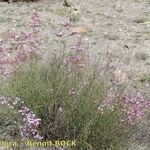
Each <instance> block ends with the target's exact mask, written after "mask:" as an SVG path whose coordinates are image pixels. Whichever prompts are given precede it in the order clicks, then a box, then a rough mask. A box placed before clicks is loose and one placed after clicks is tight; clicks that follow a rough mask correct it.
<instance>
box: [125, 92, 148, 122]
mask: <svg viewBox="0 0 150 150" xmlns="http://www.w3.org/2000/svg"><path fill="white" fill-rule="evenodd" d="M148 108H150V101H149V100H147V99H145V98H144V96H143V95H142V94H141V93H140V92H134V93H132V94H130V95H125V96H124V97H123V119H122V122H126V123H128V124H129V125H132V124H134V123H135V122H136V121H138V120H139V119H141V118H142V117H143V116H144V112H145V110H146V109H148Z"/></svg>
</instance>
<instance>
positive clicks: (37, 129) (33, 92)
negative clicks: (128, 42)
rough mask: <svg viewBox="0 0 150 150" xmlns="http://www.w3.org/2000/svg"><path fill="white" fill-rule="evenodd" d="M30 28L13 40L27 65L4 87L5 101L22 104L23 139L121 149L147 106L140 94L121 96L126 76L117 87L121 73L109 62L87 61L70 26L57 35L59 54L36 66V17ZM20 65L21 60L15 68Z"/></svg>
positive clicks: (82, 45)
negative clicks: (13, 99)
mask: <svg viewBox="0 0 150 150" xmlns="http://www.w3.org/2000/svg"><path fill="white" fill-rule="evenodd" d="M29 25H30V27H31V29H33V30H32V32H31V34H26V33H25V34H24V33H22V34H21V36H19V38H18V36H17V35H16V34H14V33H13V34H11V37H12V40H13V41H14V43H15V44H14V45H15V46H16V45H17V51H18V46H19V49H21V50H23V52H24V54H25V58H24V57H23V62H25V60H28V59H27V58H30V61H26V63H23V64H24V65H19V67H15V68H14V70H13V72H12V74H11V78H10V79H9V84H8V86H7V87H6V88H5V90H6V91H7V92H6V91H5V93H7V94H8V95H9V96H11V97H19V98H20V99H21V100H23V101H24V104H23V107H21V109H20V110H19V112H20V114H21V115H22V118H23V122H22V123H23V125H22V126H21V128H20V129H21V136H22V138H36V139H46V140H47V139H51V140H56V139H57V140H58V139H60V140H62V139H64V140H65V139H75V140H77V143H78V145H77V147H75V149H81V150H85V149H96V150H99V149H120V148H122V147H123V146H124V145H123V144H124V143H123V142H124V140H125V139H126V138H129V137H130V134H131V133H132V132H131V130H133V129H134V128H133V127H134V125H135V124H136V121H137V120H138V119H141V116H143V115H144V111H145V109H146V108H149V102H148V101H147V100H145V98H144V96H142V95H141V94H139V93H138V92H136V93H134V94H131V95H130V94H128V93H126V95H125V96H124V93H125V91H126V87H127V86H126V83H125V82H124V81H126V77H123V78H121V82H120V80H116V77H117V78H118V77H119V75H120V74H121V72H120V71H119V75H118V72H117V71H116V72H115V70H116V67H115V65H113V64H112V61H111V58H108V61H106V62H104V64H102V65H100V64H98V63H97V64H95V63H92V62H90V61H89V60H90V59H89V58H90V55H89V53H88V44H87V43H86V42H85V41H86V40H85V39H84V36H83V35H81V34H80V33H78V32H75V31H74V30H73V29H72V28H73V26H72V25H71V24H70V23H66V24H64V28H63V30H62V31H60V32H59V33H57V34H56V41H58V42H60V41H61V43H62V45H61V47H63V49H61V48H59V47H58V49H60V50H58V51H57V49H55V50H54V51H53V52H52V53H51V55H50V56H49V55H48V57H46V58H45V57H44V58H45V60H44V61H38V59H37V57H32V56H33V54H34V55H35V54H37V52H38V51H39V50H40V49H41V45H40V44H39V42H36V41H37V40H38V36H36V37H35V36H34V35H35V34H37V33H38V32H39V27H40V19H39V17H38V15H37V13H34V14H33V16H32V22H30V23H29ZM24 44H25V45H26V44H27V45H26V46H27V47H26V46H25V45H24ZM20 46H21V47H20ZM24 46H25V47H24ZM1 47H2V48H1V49H4V47H3V45H2V46H1ZM45 53H46V52H45ZM17 54H18V53H17ZM41 55H42V54H41ZM23 56H24V55H23ZM45 56H46V55H45ZM107 57H109V55H107ZM3 58H4V57H2V58H1V59H3ZM41 58H43V57H41ZM20 61H22V57H19V59H17V61H16V62H17V63H16V64H18V63H19V62H20ZM1 62H4V64H3V63H1V64H2V65H5V64H10V62H9V61H8V62H9V63H6V62H7V61H1ZM11 64H13V66H14V64H15V63H11ZM114 72H115V73H114ZM124 79H125V80H124ZM3 103H4V102H3ZM25 106H27V107H25ZM29 108H30V109H29ZM33 112H34V113H35V114H34V113H33ZM39 118H41V119H42V120H41V119H39ZM40 124H41V125H40ZM39 125H40V126H39Z"/></svg>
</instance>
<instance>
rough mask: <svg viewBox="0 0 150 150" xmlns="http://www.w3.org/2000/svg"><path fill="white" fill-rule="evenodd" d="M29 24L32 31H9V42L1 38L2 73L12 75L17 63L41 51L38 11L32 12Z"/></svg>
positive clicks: (0, 62)
mask: <svg viewBox="0 0 150 150" xmlns="http://www.w3.org/2000/svg"><path fill="white" fill-rule="evenodd" d="M29 26H30V27H31V28H30V29H31V31H30V30H29V31H21V32H20V33H16V32H14V31H9V34H10V38H9V39H8V40H7V41H8V42H7V41H5V40H0V74H2V75H4V76H8V75H10V74H11V73H12V72H13V71H14V70H13V67H14V66H15V65H17V64H19V63H21V62H24V61H26V60H27V59H28V58H31V56H33V55H38V53H39V52H40V40H39V39H38V36H37V33H38V32H39V31H40V28H39V27H40V18H39V15H38V14H37V13H36V12H34V13H33V14H32V16H31V21H30V22H29Z"/></svg>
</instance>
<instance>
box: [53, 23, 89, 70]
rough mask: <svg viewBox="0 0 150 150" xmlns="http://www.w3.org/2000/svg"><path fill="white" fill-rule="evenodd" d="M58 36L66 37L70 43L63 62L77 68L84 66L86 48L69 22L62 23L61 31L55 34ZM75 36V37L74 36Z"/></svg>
mask: <svg viewBox="0 0 150 150" xmlns="http://www.w3.org/2000/svg"><path fill="white" fill-rule="evenodd" d="M56 36H57V37H59V38H62V37H63V38H64V39H67V40H68V41H69V42H70V43H72V44H71V45H69V46H68V47H69V48H67V49H69V54H68V56H66V58H65V60H64V63H66V64H71V65H72V66H74V67H75V68H77V69H84V68H85V66H86V65H85V56H86V54H85V53H86V52H85V50H87V49H88V47H87V45H86V43H85V42H83V41H82V40H83V38H82V36H81V35H80V33H78V32H74V31H73V28H72V25H71V24H70V23H66V24H64V29H63V31H60V32H59V33H57V34H56ZM75 36H76V37H75ZM66 45H67V43H66Z"/></svg>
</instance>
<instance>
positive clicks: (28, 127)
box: [19, 106, 42, 140]
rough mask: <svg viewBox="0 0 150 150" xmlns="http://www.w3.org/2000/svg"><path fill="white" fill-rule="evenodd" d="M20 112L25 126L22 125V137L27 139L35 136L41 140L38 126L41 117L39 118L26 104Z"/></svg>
mask: <svg viewBox="0 0 150 150" xmlns="http://www.w3.org/2000/svg"><path fill="white" fill-rule="evenodd" d="M19 112H20V113H21V115H22V117H23V123H24V126H23V127H21V137H22V138H25V139H26V138H34V139H38V140H41V139H42V137H41V136H40V135H39V133H38V127H39V125H40V122H41V119H39V118H37V117H36V115H35V114H34V113H33V112H32V111H30V109H29V108H27V107H25V106H23V107H22V108H21V109H20V110H19Z"/></svg>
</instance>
